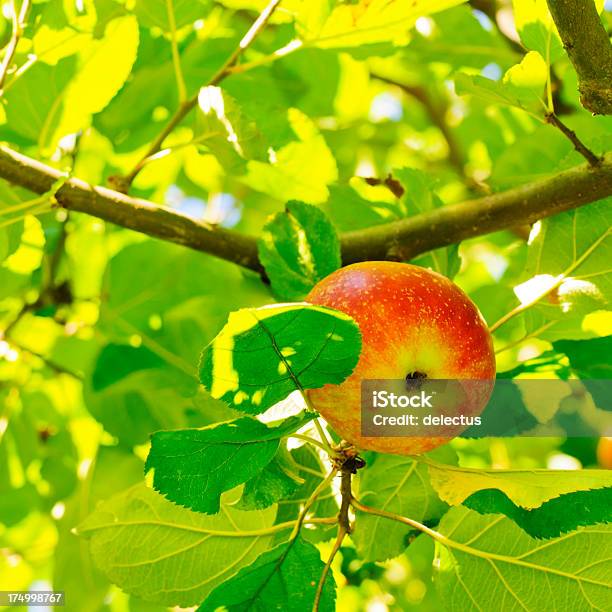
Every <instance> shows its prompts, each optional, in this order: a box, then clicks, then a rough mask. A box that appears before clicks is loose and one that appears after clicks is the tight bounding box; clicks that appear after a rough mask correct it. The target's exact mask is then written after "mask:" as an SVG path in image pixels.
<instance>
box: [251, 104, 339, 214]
mask: <svg viewBox="0 0 612 612" xmlns="http://www.w3.org/2000/svg"><path fill="white" fill-rule="evenodd" d="M288 117H289V121H290V124H291V128H292V129H293V131H294V132H295V134H296V135H297V137H298V140H296V141H293V142H290V143H289V144H287V145H285V146H283V147H280V148H279V149H278V150H272V151H268V152H267V157H266V160H267V161H266V162H263V161H258V160H257V159H252V160H250V161H249V162H248V164H247V166H248V174H247V175H246V176H245V177H244V178H243V179H241V180H242V181H243V182H244V183H245V184H246V185H248V186H249V187H251V188H252V189H255V190H257V191H261V192H262V193H266V194H268V195H270V196H272V197H273V198H276V199H277V200H280V201H281V202H286V201H287V200H302V201H304V202H308V203H309V204H320V203H323V202H325V201H326V200H327V198H328V197H329V189H328V186H329V185H330V184H332V183H333V182H334V181H336V180H337V179H338V168H337V164H336V160H335V158H334V155H333V153H332V152H331V150H330V148H329V146H328V144H327V143H326V141H325V138H323V136H322V135H321V133H320V132H319V130H318V128H317V126H316V124H315V123H314V122H313V121H312V120H310V119H309V118H308V117H306V116H305V115H304V114H303V113H301V112H300V111H298V110H297V109H294V108H292V109H289V111H288Z"/></svg>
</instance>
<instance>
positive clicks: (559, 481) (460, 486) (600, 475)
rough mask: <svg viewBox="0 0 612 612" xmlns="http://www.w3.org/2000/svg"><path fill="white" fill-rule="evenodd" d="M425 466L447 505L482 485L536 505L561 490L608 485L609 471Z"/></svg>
mask: <svg viewBox="0 0 612 612" xmlns="http://www.w3.org/2000/svg"><path fill="white" fill-rule="evenodd" d="M428 467H429V477H430V480H431V484H432V486H433V488H434V489H435V490H436V491H437V493H438V495H439V496H440V498H441V499H442V500H443V501H445V502H446V503H448V504H450V505H451V506H454V505H457V504H461V503H462V502H463V501H464V500H465V499H466V498H467V497H469V496H470V495H472V494H473V493H475V492H476V491H480V490H482V489H498V490H500V491H502V492H503V493H505V494H506V495H507V496H508V498H509V499H510V500H512V502H513V503H514V504H516V505H517V506H522V507H523V508H537V507H538V506H541V505H542V504H543V503H544V502H546V501H548V500H550V499H553V498H555V497H559V495H562V494H564V493H571V492H574V491H589V490H591V489H601V488H604V487H611V486H612V471H606V470H575V471H567V470H491V469H480V470H479V469H475V468H462V467H456V466H452V465H442V464H438V463H436V464H434V463H429V466H428Z"/></svg>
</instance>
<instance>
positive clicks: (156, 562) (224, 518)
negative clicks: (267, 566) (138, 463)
mask: <svg viewBox="0 0 612 612" xmlns="http://www.w3.org/2000/svg"><path fill="white" fill-rule="evenodd" d="M274 513H275V508H274V507H273V506H272V507H270V508H268V509H266V510H257V511H254V512H241V511H237V510H234V509H233V508H232V507H231V504H229V503H227V504H224V505H223V512H222V513H221V514H218V515H215V516H206V515H204V514H198V513H195V512H191V511H189V510H186V509H185V508H181V507H179V506H176V505H175V504H173V503H171V502H169V501H167V500H165V499H164V498H163V497H162V496H161V495H159V494H158V493H156V492H155V491H152V490H151V489H147V488H146V487H144V486H143V485H140V486H136V487H133V488H131V489H128V490H127V491H126V492H125V493H121V494H119V495H117V496H115V497H113V498H111V499H110V500H108V501H106V502H104V503H103V504H101V505H100V506H98V508H97V509H96V510H95V511H94V512H93V513H92V514H91V515H90V516H89V517H88V518H87V519H86V520H85V521H84V522H83V523H81V525H80V526H79V528H78V532H79V534H80V535H81V536H84V537H86V538H88V539H89V540H90V544H91V554H92V556H93V558H94V561H95V562H96V564H97V565H98V567H99V568H100V569H101V570H102V572H104V574H106V576H108V578H109V579H110V580H111V581H112V582H114V583H115V584H118V585H119V586H120V587H121V588H122V589H123V590H124V591H126V592H128V593H133V594H135V595H138V596H139V597H141V598H142V599H145V600H146V601H154V602H159V603H165V604H166V605H172V606H174V605H180V606H183V607H185V606H192V605H196V604H197V603H199V602H200V601H202V599H203V598H205V597H206V596H207V595H208V594H209V593H210V592H211V591H212V590H213V589H214V588H215V587H216V586H217V585H219V584H221V583H223V582H224V581H225V580H226V579H227V578H228V577H229V576H231V575H232V574H234V573H235V572H236V571H237V570H239V569H240V568H241V567H244V566H247V565H248V564H249V563H251V562H252V561H253V560H254V559H256V558H257V557H258V556H259V554H261V553H262V552H263V551H264V550H266V548H267V547H268V545H269V543H270V541H271V537H272V536H271V535H266V534H265V533H264V534H260V533H259V532H260V531H261V530H262V529H265V528H266V527H269V526H270V525H272V522H273V520H274Z"/></svg>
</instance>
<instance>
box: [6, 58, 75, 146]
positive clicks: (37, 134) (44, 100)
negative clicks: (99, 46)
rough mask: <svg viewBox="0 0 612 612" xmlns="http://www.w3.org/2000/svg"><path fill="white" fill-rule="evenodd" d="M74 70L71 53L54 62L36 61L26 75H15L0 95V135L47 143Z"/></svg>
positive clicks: (26, 142) (27, 142)
mask: <svg viewBox="0 0 612 612" xmlns="http://www.w3.org/2000/svg"><path fill="white" fill-rule="evenodd" d="M75 71H76V60H75V58H74V57H69V58H66V59H64V60H62V61H60V62H58V63H57V64H56V65H55V66H49V65H47V64H43V63H42V62H37V63H36V64H34V66H32V68H30V70H29V71H28V73H27V78H25V77H24V78H22V79H18V80H17V81H15V84H14V86H13V87H11V88H10V89H9V90H8V91H7V92H5V94H4V95H3V98H4V101H5V104H6V106H5V112H6V123H5V124H4V125H2V126H0V135H1V136H2V138H4V139H7V140H9V141H11V142H15V143H18V144H23V145H39V146H45V145H46V144H47V141H48V138H49V135H50V134H51V133H53V132H54V131H55V129H56V128H57V125H58V123H59V121H60V119H61V114H62V108H63V100H64V98H63V96H64V92H65V90H66V88H67V87H68V86H69V83H70V82H71V79H72V78H73V77H74V74H75Z"/></svg>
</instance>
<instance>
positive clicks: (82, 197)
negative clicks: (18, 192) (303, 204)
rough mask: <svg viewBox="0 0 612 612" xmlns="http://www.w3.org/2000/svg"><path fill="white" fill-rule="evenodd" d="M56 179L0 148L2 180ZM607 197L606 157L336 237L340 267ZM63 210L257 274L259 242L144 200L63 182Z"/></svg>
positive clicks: (33, 186)
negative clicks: (340, 250)
mask: <svg viewBox="0 0 612 612" xmlns="http://www.w3.org/2000/svg"><path fill="white" fill-rule="evenodd" d="M62 176H63V175H62V173H61V172H60V171H59V170H56V169H55V168H52V167H50V166H47V165H45V164H43V163H41V162H38V161H36V160H34V159H32V158H30V157H27V156H25V155H22V154H21V153H18V152H16V151H14V150H12V149H10V148H8V147H4V146H0V178H3V179H5V180H6V181H8V182H9V183H12V184H14V185H18V186H20V187H23V188H25V189H29V190H30V191H32V192H34V193H38V194H43V193H47V192H48V191H49V190H50V189H51V188H52V187H53V185H54V184H55V183H56V181H57V180H58V179H60V178H61V177H62ZM610 195H612V156H610V155H608V156H606V157H604V158H603V159H602V160H601V162H600V163H599V164H598V165H597V166H591V165H589V164H582V165H580V166H576V167H574V168H570V169H569V170H564V171H563V172H559V173H558V174H555V175H553V176H550V177H547V178H544V179H540V180H537V181H533V182H531V183H527V184H525V185H521V186H520V187H515V188H513V189H509V190H507V191H503V192H500V193H495V194H491V195H487V196H484V197H479V198H474V199H470V200H466V201H464V202H459V203H457V204H450V205H448V206H444V207H442V208H438V209H436V210H433V211H429V212H425V213H421V214H418V215H414V216H413V217H409V218H406V219H401V220H399V221H394V222H392V223H386V224H384V225H378V226H374V227H369V228H366V229H362V230H356V231H352V232H345V233H343V234H342V235H341V236H340V239H341V247H342V261H343V263H344V264H345V265H347V264H350V263H355V262H358V261H371V260H385V259H392V260H400V261H405V260H409V259H412V258H413V257H416V256H417V255H420V254H421V253H425V252H427V251H430V250H432V249H436V248H439V247H443V246H447V245H449V244H453V243H456V242H460V241H461V240H465V239H467V238H474V237H476V236H482V235H484V234H488V233H490V232H495V231H498V230H504V229H508V228H512V227H514V226H516V224H517V221H518V220H520V222H521V223H533V222H535V221H537V220H538V219H542V218H544V217H549V216H551V215H555V214H557V213H560V212H563V211H566V210H571V209H573V208H578V207H579V206H583V205H585V204H589V203H590V202H594V201H596V200H600V199H602V198H605V197H608V196H610ZM55 199H56V200H57V202H58V203H59V205H60V206H62V207H63V208H65V209H66V210H72V211H75V212H81V213H85V214H88V215H92V216H94V217H98V218H100V219H103V220H105V221H108V222H109V223H114V224H115V225H118V226H120V227H124V228H127V229H131V230H134V231H136V232H140V233H143V234H147V235H148V236H151V237H154V238H160V239H162V240H166V241H168V242H174V243H176V244H181V245H184V246H186V247H189V248H191V249H195V250H197V251H202V252H204V253H209V254H211V255H214V256H216V257H220V258H221V259H225V260H227V261H231V262H233V263H236V264H238V265H240V266H242V267H244V268H247V269H250V270H254V271H256V272H259V273H260V272H262V266H261V263H260V262H259V258H258V255H257V239H256V237H254V236H249V235H246V234H243V233H241V232H237V231H235V230H230V229H225V228H222V227H219V226H215V225H211V224H207V223H203V222H201V221H197V220H194V219H192V218H190V217H188V216H186V215H183V214H181V213H179V212H177V211H174V210H171V209H169V208H166V207H164V206H160V205H158V204H155V203H153V202H150V201H148V200H143V199H139V198H133V197H130V196H127V195H124V194H122V193H119V192H117V191H113V190H112V189H108V188H106V187H99V186H93V185H89V184H88V183H86V182H84V181H82V180H80V179H78V178H69V179H66V180H65V182H64V184H63V185H62V187H61V188H60V189H59V190H58V191H57V193H56V194H55Z"/></svg>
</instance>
